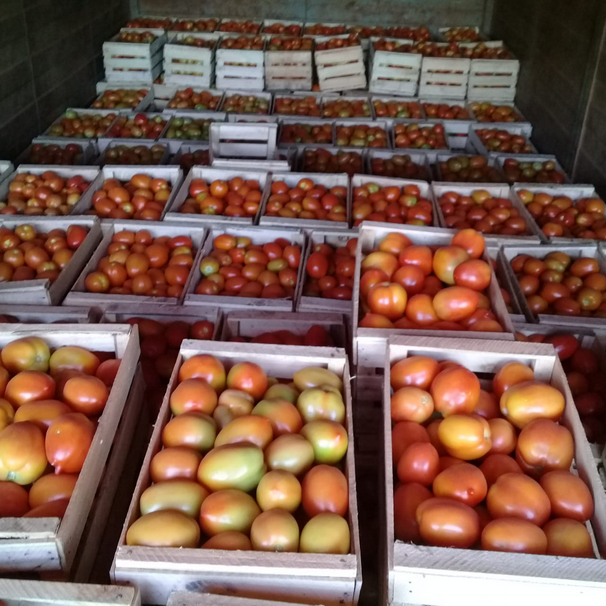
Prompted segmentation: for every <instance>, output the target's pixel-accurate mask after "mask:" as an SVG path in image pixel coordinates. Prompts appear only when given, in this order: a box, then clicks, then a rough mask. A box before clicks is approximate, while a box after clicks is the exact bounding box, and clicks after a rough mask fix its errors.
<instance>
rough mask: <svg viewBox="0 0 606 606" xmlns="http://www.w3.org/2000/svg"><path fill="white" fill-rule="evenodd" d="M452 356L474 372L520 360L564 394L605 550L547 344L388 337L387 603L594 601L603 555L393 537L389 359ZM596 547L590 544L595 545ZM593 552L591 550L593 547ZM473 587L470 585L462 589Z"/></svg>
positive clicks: (592, 475)
mask: <svg viewBox="0 0 606 606" xmlns="http://www.w3.org/2000/svg"><path fill="white" fill-rule="evenodd" d="M413 355H424V356H429V357H431V358H433V359H435V360H455V361H456V362H458V363H459V364H462V365H463V366H465V367H466V368H468V369H469V370H471V371H473V372H476V373H490V374H494V373H495V372H496V370H497V369H498V368H500V367H502V366H503V364H504V363H506V362H513V361H515V362H522V363H524V364H527V365H529V366H531V367H532V368H533V369H534V372H535V377H536V379H537V380H539V381H545V382H546V383H549V384H551V385H552V386H553V387H555V388H556V389H557V390H558V391H560V392H561V393H562V394H563V395H564V397H565V400H566V407H565V410H564V415H563V418H562V424H563V425H565V426H566V427H567V428H568V429H569V430H570V431H571V432H572V434H573V437H574V442H575V452H574V455H575V463H576V468H577V470H578V473H579V475H580V477H581V478H582V479H583V481H584V482H585V483H586V484H587V485H588V487H589V489H590V491H591V493H592V495H593V498H594V502H595V513H594V515H593V517H592V518H591V527H590V529H591V530H593V534H594V537H595V541H596V543H597V547H598V549H599V550H600V551H602V553H603V552H604V549H606V500H605V494H604V490H603V487H602V484H601V481H600V478H599V475H598V472H597V469H596V466H595V462H594V458H593V454H592V452H591V449H590V447H589V444H588V442H587V440H586V438H585V431H584V429H583V426H582V425H581V422H580V419H579V416H578V413H577V411H576V407H575V406H574V402H573V399H572V394H571V393H570V388H569V387H568V383H567V381H566V375H565V373H564V371H563V369H562V365H561V363H560V361H559V359H558V358H557V356H556V354H555V351H554V350H553V348H552V347H551V346H545V345H542V344H537V343H506V342H497V341H494V342H489V341H481V340H476V339H470V340H468V339H448V340H445V339H442V338H440V339H436V338H433V339H432V338H412V337H406V338H391V339H390V340H389V345H388V349H387V355H386V356H385V357H384V384H383V439H384V452H383V457H384V459H383V460H384V461H385V473H384V490H385V492H384V498H385V501H384V502H385V504H386V507H385V509H384V512H383V514H384V516H385V518H383V521H384V522H385V526H384V528H386V530H387V532H386V536H385V543H384V550H383V557H384V566H385V569H384V573H385V574H384V578H383V581H384V583H385V585H386V587H385V589H386V593H387V595H386V599H388V600H389V603H394V604H395V603H397V604H418V605H420V604H423V605H430V606H453V605H454V606H458V605H462V604H466V605H469V606H481V605H483V604H485V603H486V599H485V596H486V592H490V594H491V596H492V597H491V602H492V603H493V604H495V605H496V606H509V605H510V604H512V603H515V604H520V605H524V606H527V605H528V606H529V605H531V604H534V603H536V600H537V599H540V600H550V601H553V602H554V603H557V604H571V603H575V604H579V605H583V606H597V605H599V604H601V603H602V601H603V596H604V594H605V592H606V561H605V560H603V559H595V560H592V559H581V558H566V557H554V556H546V555H529V554H518V553H505V552H492V551H478V550H467V549H454V548H444V547H428V546H418V545H413V544H410V543H403V542H402V541H396V540H394V520H393V516H394V511H393V491H394V482H393V469H392V463H391V460H392V438H391V414H390V408H389V402H390V399H391V388H390V384H389V372H390V367H391V365H392V364H393V363H395V362H396V361H398V360H401V359H403V358H406V357H408V356H413ZM594 549H595V544H594ZM596 553H597V551H596ZM470 587H473V588H474V589H473V590H472V591H466V589H465V588H467V590H468V589H469V588H470Z"/></svg>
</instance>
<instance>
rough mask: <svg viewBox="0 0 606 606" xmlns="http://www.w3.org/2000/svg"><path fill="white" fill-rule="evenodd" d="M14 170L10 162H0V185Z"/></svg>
mask: <svg viewBox="0 0 606 606" xmlns="http://www.w3.org/2000/svg"><path fill="white" fill-rule="evenodd" d="M14 168H15V167H14V166H13V163H12V162H9V161H8V160H0V183H1V182H2V181H4V179H6V178H7V177H8V176H9V175H10V174H11V173H12V172H13V170H14Z"/></svg>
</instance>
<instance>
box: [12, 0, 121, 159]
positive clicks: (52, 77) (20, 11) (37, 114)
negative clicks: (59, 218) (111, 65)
mask: <svg viewBox="0 0 606 606" xmlns="http://www.w3.org/2000/svg"><path fill="white" fill-rule="evenodd" d="M129 10H130V6H129V1H128V0H0V158H3V159H4V158H7V159H12V158H14V157H15V156H16V155H17V154H18V153H19V152H20V151H21V150H23V149H24V148H25V147H27V145H28V144H29V143H30V141H31V140H32V139H33V138H34V137H35V136H37V135H39V134H40V133H42V131H43V130H45V129H46V128H47V127H48V125H49V124H50V123H51V122H52V121H53V120H54V119H55V118H57V117H58V116H59V115H60V114H61V112H62V111H63V110H64V109H65V108H66V107H67V106H68V105H71V106H82V105H84V104H86V103H87V102H89V101H90V99H91V98H92V97H93V95H94V94H95V84H96V83H97V81H99V80H101V79H102V78H103V61H102V56H101V51H102V44H103V41H104V40H107V39H108V38H109V37H111V36H112V35H113V34H115V33H116V32H117V31H118V29H119V28H120V27H121V26H122V25H123V24H124V23H125V22H126V21H127V20H128V16H129Z"/></svg>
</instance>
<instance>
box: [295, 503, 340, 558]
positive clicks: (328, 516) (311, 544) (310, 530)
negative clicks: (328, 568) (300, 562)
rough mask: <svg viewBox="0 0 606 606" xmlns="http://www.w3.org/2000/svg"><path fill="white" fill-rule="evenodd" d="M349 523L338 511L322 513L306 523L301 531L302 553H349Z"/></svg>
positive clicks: (300, 545) (300, 547) (300, 546)
mask: <svg viewBox="0 0 606 606" xmlns="http://www.w3.org/2000/svg"><path fill="white" fill-rule="evenodd" d="M350 542H351V538H350V532H349V525H348V524H347V522H346V521H345V520H344V519H343V518H342V517H341V516H340V515H338V514H336V513H320V514H318V515H317V516H314V517H313V518H311V520H309V522H307V524H305V526H304V527H303V530H302V531H301V539H300V544H299V551H300V552H301V553H332V554H336V555H344V554H347V553H349V546H350Z"/></svg>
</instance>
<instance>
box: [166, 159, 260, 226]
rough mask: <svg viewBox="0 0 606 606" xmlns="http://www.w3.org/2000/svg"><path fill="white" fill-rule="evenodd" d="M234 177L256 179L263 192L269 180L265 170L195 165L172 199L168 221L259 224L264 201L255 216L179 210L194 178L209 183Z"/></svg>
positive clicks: (194, 223)
mask: <svg viewBox="0 0 606 606" xmlns="http://www.w3.org/2000/svg"><path fill="white" fill-rule="evenodd" d="M234 177H242V179H244V180H249V179H252V180H255V181H258V182H259V185H260V186H261V192H265V189H266V184H267V182H268V179H269V177H268V173H266V172H263V171H252V170H249V171H242V170H228V169H224V168H206V167H202V166H194V167H193V168H192V169H191V170H190V171H189V174H188V175H187V177H186V179H185V181H184V182H183V185H182V186H181V188H180V189H179V192H178V193H177V195H176V196H175V198H174V199H173V201H172V204H171V206H170V208H168V213H167V215H166V220H167V221H172V222H173V223H187V224H193V225H206V226H209V227H210V226H211V225H212V224H215V223H225V224H226V225H238V226H246V225H257V224H258V222H259V216H260V214H261V212H262V209H263V208H262V203H261V204H260V205H259V210H258V212H257V214H256V216H254V217H226V216H224V215H202V214H200V215H195V214H189V213H188V214H185V213H182V212H179V209H180V208H181V207H182V206H183V203H184V202H185V200H186V199H187V198H189V186H190V185H191V182H192V180H193V179H204V180H205V181H206V182H207V183H208V184H209V185H210V183H211V182H212V181H215V180H217V179H222V180H224V181H229V180H230V179H233V178H234Z"/></svg>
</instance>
